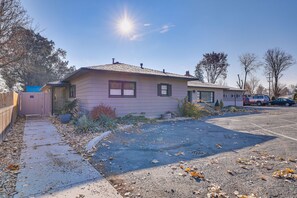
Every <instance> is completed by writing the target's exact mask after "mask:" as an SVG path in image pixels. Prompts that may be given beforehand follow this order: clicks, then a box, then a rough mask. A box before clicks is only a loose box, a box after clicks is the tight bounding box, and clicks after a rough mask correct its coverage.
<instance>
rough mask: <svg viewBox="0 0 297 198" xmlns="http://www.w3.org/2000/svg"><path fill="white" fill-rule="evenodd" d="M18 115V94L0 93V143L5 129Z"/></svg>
mask: <svg viewBox="0 0 297 198" xmlns="http://www.w3.org/2000/svg"><path fill="white" fill-rule="evenodd" d="M17 115H18V94H17V93H16V92H8V93H0V143H1V142H2V140H3V139H4V138H5V133H6V131H7V129H8V128H9V127H10V126H11V125H12V124H13V123H14V122H15V120H16V118H17Z"/></svg>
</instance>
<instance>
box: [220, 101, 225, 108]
mask: <svg viewBox="0 0 297 198" xmlns="http://www.w3.org/2000/svg"><path fill="white" fill-rule="evenodd" d="M223 107H224V102H223V100H220V108H221V109H223Z"/></svg>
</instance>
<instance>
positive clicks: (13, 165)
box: [7, 164, 20, 171]
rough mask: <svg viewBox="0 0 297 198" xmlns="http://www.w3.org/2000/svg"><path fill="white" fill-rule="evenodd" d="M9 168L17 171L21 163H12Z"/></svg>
mask: <svg viewBox="0 0 297 198" xmlns="http://www.w3.org/2000/svg"><path fill="white" fill-rule="evenodd" d="M7 169H8V170H11V171H17V170H19V169H20V167H19V165H18V164H10V165H9V166H8V167H7Z"/></svg>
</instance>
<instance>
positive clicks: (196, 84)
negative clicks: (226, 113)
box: [188, 81, 244, 91]
mask: <svg viewBox="0 0 297 198" xmlns="http://www.w3.org/2000/svg"><path fill="white" fill-rule="evenodd" d="M188 87H197V88H213V89H224V90H230V91H244V90H243V89H239V88H236V87H229V86H223V85H217V84H212V83H203V82H201V81H188Z"/></svg>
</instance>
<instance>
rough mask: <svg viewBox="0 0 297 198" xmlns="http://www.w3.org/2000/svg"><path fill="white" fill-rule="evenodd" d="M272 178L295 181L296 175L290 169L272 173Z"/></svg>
mask: <svg viewBox="0 0 297 198" xmlns="http://www.w3.org/2000/svg"><path fill="white" fill-rule="evenodd" d="M272 176H273V177H276V178H282V179H294V180H296V179H297V174H295V170H293V169H291V168H285V169H283V170H277V171H274V172H273V174H272Z"/></svg>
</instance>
